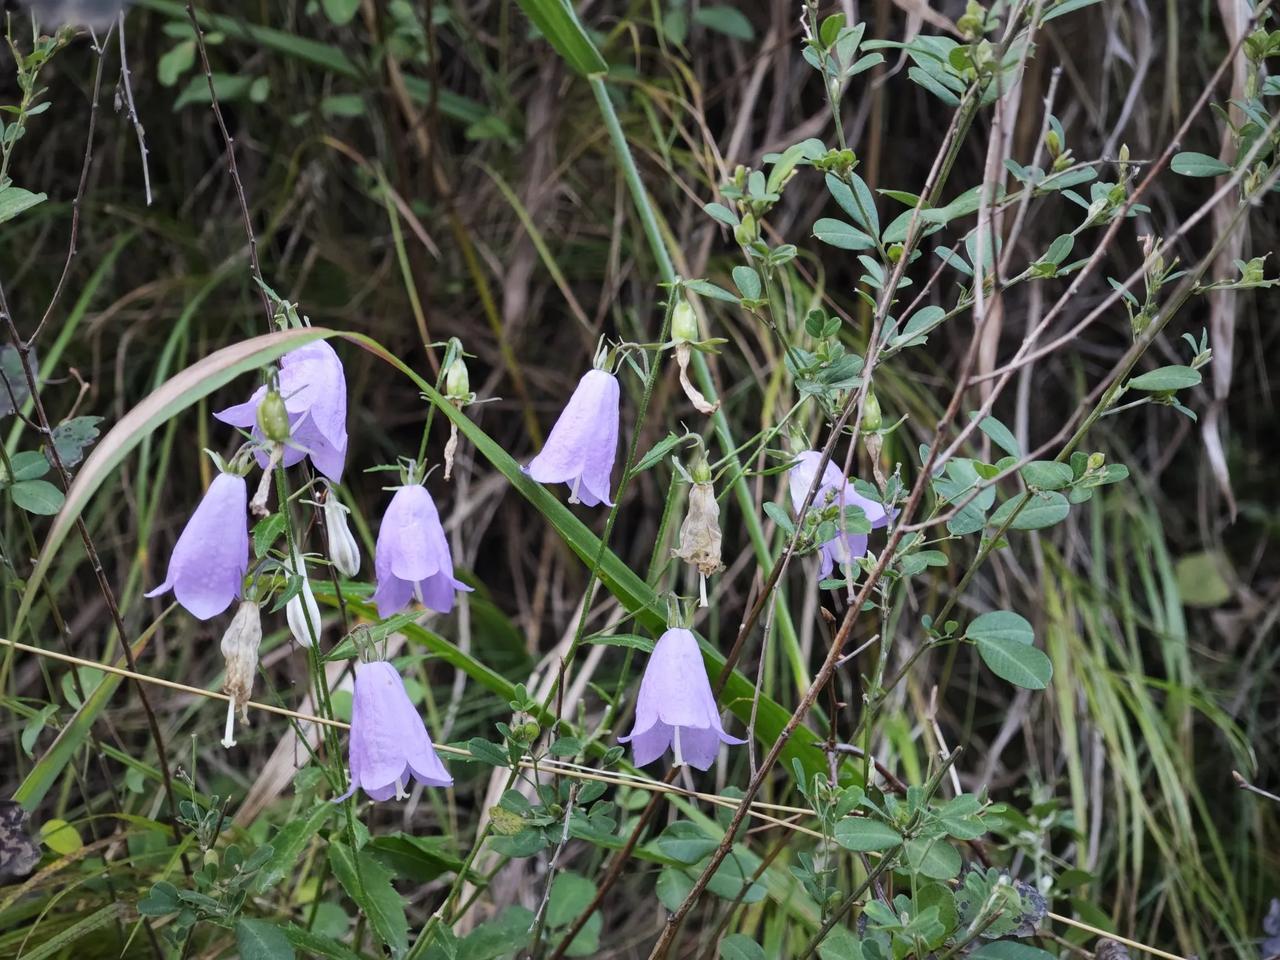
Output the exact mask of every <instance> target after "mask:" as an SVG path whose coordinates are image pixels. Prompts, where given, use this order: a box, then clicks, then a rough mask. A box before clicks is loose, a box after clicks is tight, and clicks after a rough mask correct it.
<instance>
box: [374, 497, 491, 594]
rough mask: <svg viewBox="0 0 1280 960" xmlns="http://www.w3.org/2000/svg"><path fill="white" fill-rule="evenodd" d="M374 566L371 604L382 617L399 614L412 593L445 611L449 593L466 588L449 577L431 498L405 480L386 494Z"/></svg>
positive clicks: (446, 544)
mask: <svg viewBox="0 0 1280 960" xmlns="http://www.w3.org/2000/svg"><path fill="white" fill-rule="evenodd" d="M373 566H374V572H375V574H376V575H377V578H378V588H377V590H375V591H374V594H373V602H374V603H376V604H377V605H378V614H379V616H383V617H389V616H391V615H392V614H393V613H399V612H400V611H401V610H403V609H404V608H405V607H407V606H408V605H409V601H410V600H411V599H413V598H414V597H417V598H418V601H419V602H420V603H421V604H422V605H423V606H424V607H430V608H431V609H432V610H435V611H437V612H439V613H448V612H449V611H451V610H452V609H453V598H454V592H455V591H457V590H466V591H470V590H471V588H470V587H468V586H467V585H466V584H465V583H463V582H462V581H461V580H458V579H457V578H456V577H454V575H453V557H452V556H451V555H450V553H449V541H447V540H446V539H445V537H444V528H443V527H441V526H440V514H439V513H438V512H437V511H436V504H435V501H434V500H432V499H431V494H430V493H428V492H427V488H426V487H424V486H422V485H421V484H417V483H410V484H406V485H405V486H403V487H401V488H400V489H399V490H397V491H396V493H395V496H393V497H392V498H391V503H390V504H389V505H388V506H387V512H386V513H384V514H383V515H382V526H380V527H379V528H378V542H377V544H376V547H375V550H374V558H373Z"/></svg>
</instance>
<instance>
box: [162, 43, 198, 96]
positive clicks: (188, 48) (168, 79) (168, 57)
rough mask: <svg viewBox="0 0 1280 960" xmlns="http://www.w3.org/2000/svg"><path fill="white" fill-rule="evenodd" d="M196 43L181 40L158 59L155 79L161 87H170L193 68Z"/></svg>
mask: <svg viewBox="0 0 1280 960" xmlns="http://www.w3.org/2000/svg"><path fill="white" fill-rule="evenodd" d="M195 62H196V42H195V41H194V40H182V41H180V42H179V43H178V44H177V45H176V46H174V48H173V49H172V50H170V51H169V52H168V53H166V54H165V55H164V56H162V57H161V58H160V61H159V62H158V63H157V64H156V79H157V80H159V81H160V85H161V86H162V87H172V86H173V85H174V84H176V83H177V82H178V79H179V78H180V77H181V76H182V75H183V74H184V73H186V72H187V71H188V70H190V69H191V68H192V67H193V66H195Z"/></svg>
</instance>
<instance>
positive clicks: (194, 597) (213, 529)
mask: <svg viewBox="0 0 1280 960" xmlns="http://www.w3.org/2000/svg"><path fill="white" fill-rule="evenodd" d="M248 500H249V492H248V489H247V487H246V485H245V480H244V477H242V476H240V475H239V474H236V473H219V474H218V475H217V476H216V477H214V478H213V483H211V484H209V489H208V490H206V491H205V495H204V497H203V499H201V501H200V504H199V506H197V507H196V509H195V512H194V513H193V514H191V519H190V520H188V521H187V525H186V526H185V527H183V529H182V533H181V534H179V535H178V542H177V543H175V544H174V545H173V553H172V554H171V555H170V557H169V573H168V576H166V577H165V580H164V583H162V584H160V586H158V587H156V588H155V589H154V590H152V591H150V592H149V593H148V594H147V596H148V597H156V596H159V595H160V594H162V593H167V592H168V591H170V590H172V591H173V595H174V597H175V598H177V601H178V603H180V604H182V606H183V607H185V608H186V610H187V612H188V613H190V614H191V615H192V616H193V617H195V618H197V619H199V620H208V619H209V618H210V617H215V616H217V615H218V614H220V613H221V612H222V611H223V610H225V609H227V607H229V606H231V601H233V600H235V598H236V597H238V596H240V591H241V589H242V587H243V586H244V575H245V571H246V570H248V569H249V519H248V513H247V510H248Z"/></svg>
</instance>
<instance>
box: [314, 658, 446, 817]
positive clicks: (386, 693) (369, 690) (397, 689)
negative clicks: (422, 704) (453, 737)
mask: <svg viewBox="0 0 1280 960" xmlns="http://www.w3.org/2000/svg"><path fill="white" fill-rule="evenodd" d="M348 764H349V767H350V770H351V786H350V789H348V790H347V792H346V793H344V794H343V795H342V796H340V797H337V798H335V800H334V802H335V803H336V802H338V801H341V800H345V799H347V797H349V796H351V795H352V794H353V793H355V792H356V789H357V788H359V789H361V790H363V791H364V792H365V793H367V794H368V795H369V796H370V797H372V798H373V799H374V800H387V799H390V798H391V796H393V795H394V796H395V797H396V799H397V800H399V799H402V798H403V797H405V796H407V794H406V793H405V789H404V787H405V784H406V783H408V781H409V778H410V777H412V778H413V779H415V780H417V781H418V782H419V783H420V784H422V785H423V786H424V787H448V786H452V785H453V777H451V776H450V775H449V771H448V770H446V769H445V768H444V764H443V763H441V762H440V758H439V757H438V756H436V748H435V746H434V745H433V744H432V743H431V737H430V736H429V735H428V734H427V728H426V725H425V724H423V722H422V716H421V715H420V714H419V713H418V711H417V710H416V709H414V706H413V704H412V703H411V702H410V701H409V694H407V693H406V692H405V689H404V681H403V680H401V679H400V674H398V673H397V672H396V668H395V667H393V666H392V665H391V664H389V663H387V662H386V661H385V660H378V661H374V662H373V663H357V664H356V690H355V696H354V697H353V698H352V705H351V745H350V747H349V748H348Z"/></svg>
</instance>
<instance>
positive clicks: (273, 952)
mask: <svg viewBox="0 0 1280 960" xmlns="http://www.w3.org/2000/svg"><path fill="white" fill-rule="evenodd" d="M236 947H237V948H239V951H240V960H293V956H294V953H293V944H291V943H290V942H289V938H288V937H286V936H285V933H284V931H283V930H281V929H280V928H279V927H277V926H276V925H275V924H274V923H269V922H267V921H266V920H249V919H241V920H239V921H237V922H236Z"/></svg>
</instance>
